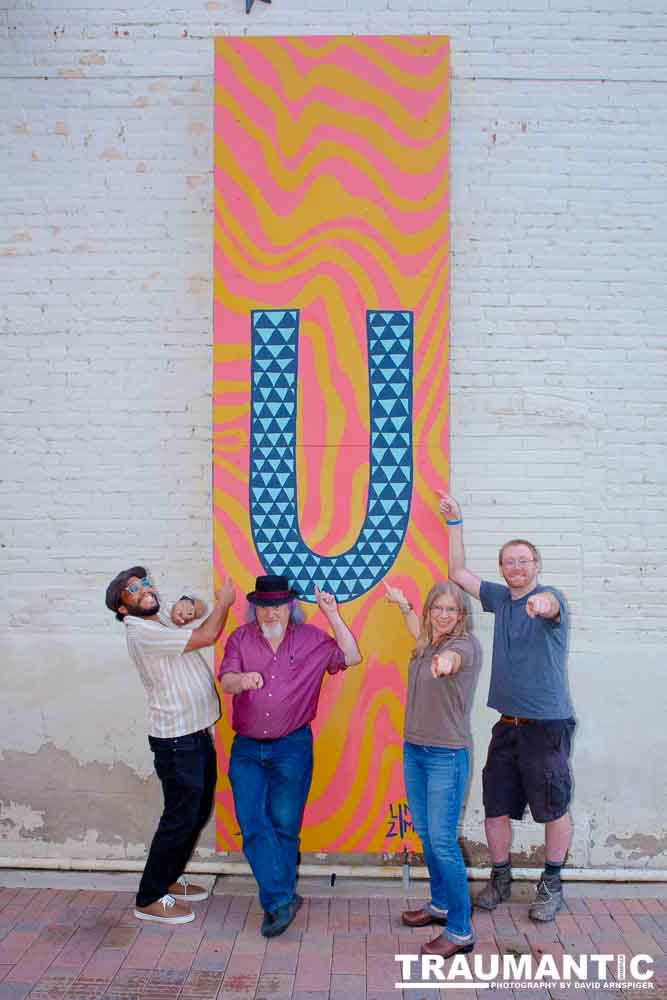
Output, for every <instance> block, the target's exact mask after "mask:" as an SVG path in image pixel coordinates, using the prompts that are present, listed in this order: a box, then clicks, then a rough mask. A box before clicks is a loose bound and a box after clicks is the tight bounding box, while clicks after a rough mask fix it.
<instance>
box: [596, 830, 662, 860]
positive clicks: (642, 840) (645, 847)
mask: <svg viewBox="0 0 667 1000" xmlns="http://www.w3.org/2000/svg"><path fill="white" fill-rule="evenodd" d="M616 846H618V847H621V848H623V850H624V851H630V852H632V853H631V854H630V855H629V860H630V861H643V860H646V861H650V860H652V859H653V858H657V857H658V855H659V854H667V836H664V837H655V836H654V835H653V834H652V833H649V834H645V833H634V834H632V835H631V836H629V837H617V836H616V834H615V833H612V834H610V835H609V836H608V837H607V839H606V841H605V847H616ZM614 857H616V858H621V857H622V853H621V851H614Z"/></svg>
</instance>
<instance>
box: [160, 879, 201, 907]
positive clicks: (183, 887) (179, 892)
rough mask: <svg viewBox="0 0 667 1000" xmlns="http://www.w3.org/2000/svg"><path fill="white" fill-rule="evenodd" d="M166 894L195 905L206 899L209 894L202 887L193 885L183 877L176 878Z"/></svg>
mask: <svg viewBox="0 0 667 1000" xmlns="http://www.w3.org/2000/svg"><path fill="white" fill-rule="evenodd" d="M167 892H168V893H169V894H170V895H172V896H173V897H174V898H175V899H178V900H181V901H182V902H183V901H187V902H190V903H196V902H198V901H199V900H201V899H208V896H209V892H208V889H205V888H204V886H203V885H195V883H194V882H190V881H188V879H187V878H186V877H185V875H181V877H180V878H177V879H176V881H175V882H174V884H173V885H170V886H169V888H168V889H167Z"/></svg>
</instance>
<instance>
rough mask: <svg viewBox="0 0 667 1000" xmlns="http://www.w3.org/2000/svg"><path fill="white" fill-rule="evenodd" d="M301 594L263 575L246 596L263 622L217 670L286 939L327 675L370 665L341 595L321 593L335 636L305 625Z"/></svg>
mask: <svg viewBox="0 0 667 1000" xmlns="http://www.w3.org/2000/svg"><path fill="white" fill-rule="evenodd" d="M298 596H299V595H298V593H297V591H295V590H291V589H290V587H289V583H288V581H287V577H284V576H259V577H257V581H256V584H255V590H254V591H252V593H250V594H248V595H247V598H248V602H249V608H250V610H251V611H252V612H253V614H252V616H253V617H254V619H255V620H254V621H252V622H250V623H249V624H248V625H243V626H241V628H237V629H235V631H234V632H232V633H231V635H230V636H229V638H228V639H227V644H226V646H225V655H224V658H223V661H222V664H221V666H220V670H219V672H218V678H219V680H220V687H221V689H222V690H223V691H225V692H227V693H228V694H233V695H234V711H233V718H232V727H233V729H234V730H235V732H236V736H235V737H234V741H233V743H232V750H231V756H230V761H229V779H230V781H231V785H232V792H233V794H234V808H235V811H236V818H237V820H238V823H239V826H240V828H241V834H242V836H243V851H244V853H245V856H246V858H247V859H248V863H249V865H250V867H251V868H252V871H253V874H254V876H255V878H256V879H257V884H258V886H259V898H260V902H261V904H262V907H263V908H264V921H263V923H262V934H263V935H264V936H265V937H275V936H276V935H278V934H282V932H283V931H284V930H286V928H287V927H289V925H290V923H291V922H292V920H293V919H294V917H295V915H296V912H297V910H298V909H299V906H300V904H301V899H300V897H299V896H297V895H296V893H295V884H296V865H297V853H298V847H299V832H300V829H301V818H302V814H303V809H304V806H305V804H306V798H307V796H308V790H309V788H310V782H311V778H312V774H313V737H312V733H311V730H310V723H311V721H312V719H314V718H315V714H316V712H317V702H318V698H319V694H320V688H321V686H322V681H323V679H324V675H325V673H330V674H335V673H337V672H338V671H339V670H345V669H346V668H347V667H351V666H353V665H354V664H355V663H359V662H360V661H361V654H360V652H359V647H358V646H357V643H356V640H355V638H354V636H353V635H352V633H351V632H350V630H349V628H348V627H347V625H346V624H345V622H344V621H343V619H342V618H341V616H340V614H339V611H338V606H337V604H336V600H335V598H334V597H333V596H332V595H331V594H327V593H323V592H322V591H320V590H318V589H317V587H316V588H315V600H316V601H317V604H318V607H319V608H320V610H321V611H322V613H323V614H324V615H325V617H326V619H327V621H328V622H329V625H330V626H331V630H332V632H333V638H332V637H331V636H330V635H328V633H326V632H324V631H323V630H322V629H320V628H316V627H315V626H314V625H305V624H302V623H300V618H301V614H300V609H299V607H298V606H297V605H296V604H295V601H296V600H297V599H298Z"/></svg>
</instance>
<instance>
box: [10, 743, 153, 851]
mask: <svg viewBox="0 0 667 1000" xmlns="http://www.w3.org/2000/svg"><path fill="white" fill-rule="evenodd" d="M161 811H162V794H161V788H160V783H159V781H158V780H157V777H156V776H155V775H153V774H151V775H149V776H148V777H145V778H142V777H140V776H139V775H138V774H137V773H136V772H135V771H133V770H132V768H131V767H129V766H128V765H127V764H126V763H125V762H122V761H117V762H115V763H114V764H111V765H107V764H100V763H97V762H94V761H91V762H87V763H85V764H82V763H80V762H79V761H78V760H77V759H76V758H75V757H73V756H72V754H70V753H68V752H67V751H65V750H60V749H58V747H56V746H54V745H53V743H45V744H44V745H43V746H41V747H40V748H39V750H37V752H36V753H23V752H19V751H14V750H5V751H4V752H3V755H2V759H0V840H20V839H28V838H29V839H30V840H31V841H33V842H38V841H44V842H46V843H49V844H61V845H63V844H65V843H66V842H67V841H72V842H74V843H76V844H79V845H83V844H86V843H88V844H89V843H90V842H91V840H96V841H97V844H98V847H97V853H98V855H102V854H103V853H104V852H103V851H102V850H100V848H102V847H103V846H104V845H105V844H108V845H109V847H114V846H115V847H118V846H122V847H123V848H124V849H126V850H127V849H129V847H130V845H132V847H133V848H136V845H137V844H147V843H149V842H150V840H151V838H152V836H153V833H154V830H155V826H156V823H157V819H158V817H159V815H160V813H161Z"/></svg>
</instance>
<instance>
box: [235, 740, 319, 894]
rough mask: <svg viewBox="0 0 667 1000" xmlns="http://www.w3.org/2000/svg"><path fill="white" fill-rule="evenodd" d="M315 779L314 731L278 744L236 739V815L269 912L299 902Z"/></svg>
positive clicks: (250, 863) (260, 891) (273, 741)
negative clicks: (300, 858) (302, 846)
mask: <svg viewBox="0 0 667 1000" xmlns="http://www.w3.org/2000/svg"><path fill="white" fill-rule="evenodd" d="M312 776H313V735H312V733H311V731H310V726H302V727H301V729H296V730H295V731H294V732H293V733H289V734H288V735H287V736H281V737H280V738H279V739H276V740H254V739H251V738H250V737H248V736H239V735H238V734H237V735H236V736H235V737H234V741H233V743H232V750H231V755H230V759H229V780H230V781H231V784H232V792H233V794H234V809H235V811H236V818H237V820H238V823H239V827H240V828H241V835H242V837H243V853H244V854H245V856H246V858H247V860H248V864H249V865H250V867H251V868H252V873H253V875H254V876H255V878H256V879H257V885H258V886H259V901H260V903H261V904H262V907H263V908H264V909H265V910H268V911H272V910H275V909H276V908H277V907H278V906H282V905H283V904H285V903H289V902H291V900H292V899H293V898H294V887H295V883H296V864H297V855H298V851H299V832H300V830H301V818H302V816H303V809H304V806H305V804H306V798H307V797H308V791H309V789H310V782H311V779H312Z"/></svg>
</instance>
